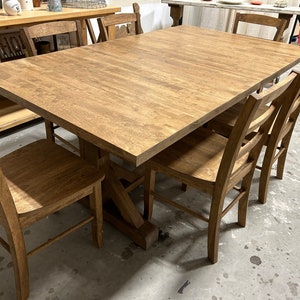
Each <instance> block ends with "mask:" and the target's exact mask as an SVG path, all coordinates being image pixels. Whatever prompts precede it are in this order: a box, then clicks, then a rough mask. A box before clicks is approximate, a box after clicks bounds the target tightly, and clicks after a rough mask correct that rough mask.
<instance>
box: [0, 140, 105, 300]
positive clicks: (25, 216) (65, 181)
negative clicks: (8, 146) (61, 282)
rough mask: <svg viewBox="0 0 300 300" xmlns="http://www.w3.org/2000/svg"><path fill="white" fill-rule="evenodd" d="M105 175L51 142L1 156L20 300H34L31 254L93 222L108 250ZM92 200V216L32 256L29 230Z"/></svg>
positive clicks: (0, 204)
mask: <svg viewBox="0 0 300 300" xmlns="http://www.w3.org/2000/svg"><path fill="white" fill-rule="evenodd" d="M103 179H104V173H103V171H102V170H99V169H97V168H95V167H94V166H92V165H91V164H88V163H87V162H85V161H83V160H82V159H80V158H79V157H78V156H76V155H74V154H72V153H71V152H69V151H67V150H66V149H64V148H62V147H60V146H58V145H56V144H55V143H52V142H49V141H47V140H39V141H36V142H34V143H31V144H29V145H26V146H24V147H22V148H19V149H18V150H16V151H14V152H11V153H9V154H7V155H6V156H4V157H2V158H0V193H1V197H0V224H1V225H2V226H3V227H4V230H5V232H6V237H7V239H6V240H4V238H0V243H1V245H2V246H4V248H5V249H6V250H8V251H9V252H10V254H11V256H12V262H13V268H14V274H15V283H16V295H17V299H28V296H29V271H28V262H27V256H28V255H31V254H33V253H35V252H37V251H39V250H41V249H43V248H45V247H46V246H49V245H51V244H52V243H53V242H54V241H56V240H58V239H60V238H62V237H64V236H65V235H67V234H69V233H71V232H73V231H74V230H76V229H78V228H79V227H81V226H83V225H85V224H86V223H88V222H91V224H92V233H93V240H94V243H95V245H96V246H98V247H101V246H102V221H103V220H102V195H101V182H102V181H103ZM85 197H89V201H90V208H91V214H90V215H89V216H88V217H87V218H85V219H83V220H81V221H80V222H78V223H77V224H75V225H73V226H71V227H70V228H69V229H68V230H65V231H64V232H62V233H60V234H58V235H57V236H56V237H54V238H50V239H48V240H47V238H45V240H46V242H44V243H42V244H41V245H39V246H37V247H36V248H34V249H32V250H31V251H29V252H28V253H26V252H27V251H26V248H25V244H24V237H23V233H22V231H23V229H24V228H26V227H27V226H29V225H31V224H33V223H35V222H36V221H38V220H40V219H42V218H44V217H46V216H49V215H50V214H53V213H54V212H56V211H58V210H60V209H62V208H64V207H66V206H69V205H71V204H72V203H74V202H77V201H79V200H81V199H82V198H85Z"/></svg>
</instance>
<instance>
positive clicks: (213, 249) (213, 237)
mask: <svg viewBox="0 0 300 300" xmlns="http://www.w3.org/2000/svg"><path fill="white" fill-rule="evenodd" d="M220 224H221V217H218V216H213V215H212V214H211V215H210V217H209V222H208V237H207V255H208V258H209V260H210V261H211V263H213V264H215V263H216V262H218V251H219V236H220Z"/></svg>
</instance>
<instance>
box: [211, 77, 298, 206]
mask: <svg viewBox="0 0 300 300" xmlns="http://www.w3.org/2000/svg"><path fill="white" fill-rule="evenodd" d="M292 74H293V76H296V73H292ZM290 76H292V75H290ZM299 77H300V75H298V84H299V85H298V87H296V88H295V91H291V92H290V93H291V95H289V94H287V95H286V97H294V94H295V93H296V92H298V95H299V93H300V79H299ZM284 82H285V80H284V81H283V84H284ZM277 84H278V85H281V84H282V83H281V82H279V83H277ZM272 88H273V87H271V89H272ZM242 109H243V103H238V104H237V105H235V106H233V107H232V108H230V109H228V110H226V111H225V112H223V113H222V114H220V115H219V116H217V117H216V118H214V119H213V120H211V121H210V122H209V123H208V127H210V128H211V129H213V130H215V131H217V132H219V133H221V134H223V135H224V136H229V135H230V132H231V130H232V128H233V126H234V124H235V123H236V120H237V116H238V114H239V112H240V111H241V110H242ZM266 109H267V107H261V108H260V109H259V111H258V113H259V114H261V113H262V112H263V111H264V110H266ZM299 112H300V97H299V98H298V99H297V100H296V101H295V103H294V105H293V107H292V108H291V109H290V110H289V111H287V115H286V116H281V118H279V116H280V115H278V117H277V118H276V119H275V122H274V124H273V126H272V127H271V129H270V131H269V133H268V138H267V139H266V141H265V143H264V145H265V146H266V147H265V152H264V156H263V160H262V164H261V165H257V169H259V170H260V171H261V173H260V178H259V192H258V200H259V201H260V202H261V203H266V201H267V195H268V186H269V181H270V176H271V171H272V166H273V165H274V163H275V162H276V161H277V166H276V177H277V178H279V179H282V178H283V172H284V165H285V161H286V156H287V153H288V148H289V144H290V140H291V137H292V133H293V130H294V127H295V124H296V121H297V118H298V116H299Z"/></svg>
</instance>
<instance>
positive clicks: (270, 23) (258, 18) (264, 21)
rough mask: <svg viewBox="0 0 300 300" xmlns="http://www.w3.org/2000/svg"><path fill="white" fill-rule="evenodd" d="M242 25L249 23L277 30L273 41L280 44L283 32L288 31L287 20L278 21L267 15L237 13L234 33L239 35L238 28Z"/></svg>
mask: <svg viewBox="0 0 300 300" xmlns="http://www.w3.org/2000/svg"><path fill="white" fill-rule="evenodd" d="M241 23H249V24H256V25H262V26H265V27H273V28H276V32H275V34H274V37H273V41H277V42H280V41H281V39H282V35H283V32H284V30H285V29H286V23H287V20H284V19H278V18H274V17H270V16H266V15H258V14H241V13H236V15H235V20H234V24H233V29H232V32H233V33H238V28H239V25H240V24H241Z"/></svg>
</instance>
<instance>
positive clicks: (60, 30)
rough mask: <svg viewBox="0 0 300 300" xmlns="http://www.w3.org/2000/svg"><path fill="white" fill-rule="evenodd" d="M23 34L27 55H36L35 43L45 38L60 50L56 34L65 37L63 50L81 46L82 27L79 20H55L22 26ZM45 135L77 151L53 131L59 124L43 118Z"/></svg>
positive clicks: (55, 49) (76, 148)
mask: <svg viewBox="0 0 300 300" xmlns="http://www.w3.org/2000/svg"><path fill="white" fill-rule="evenodd" d="M23 36H24V40H25V42H26V47H27V48H28V55H29V56H34V55H37V54H38V53H37V45H38V43H39V42H41V41H42V40H44V39H45V38H48V39H49V37H50V38H53V45H54V51H58V50H60V47H59V43H58V40H59V39H58V36H60V39H62V36H64V37H66V43H64V46H63V47H62V48H63V50H65V49H67V48H72V47H80V46H83V39H82V29H81V25H80V22H79V21H56V22H48V23H41V24H36V25H32V26H29V27H24V28H23ZM45 127H46V136H47V139H49V140H51V141H53V142H55V141H56V139H57V140H60V141H61V142H63V143H64V144H65V145H67V146H68V147H70V148H71V149H73V150H74V151H77V152H79V149H78V147H76V146H74V145H73V144H72V143H70V142H68V141H67V140H66V139H64V138H63V137H62V136H61V135H59V134H57V133H56V132H55V129H57V128H58V127H59V126H57V125H56V124H53V123H52V122H50V121H48V120H45Z"/></svg>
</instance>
